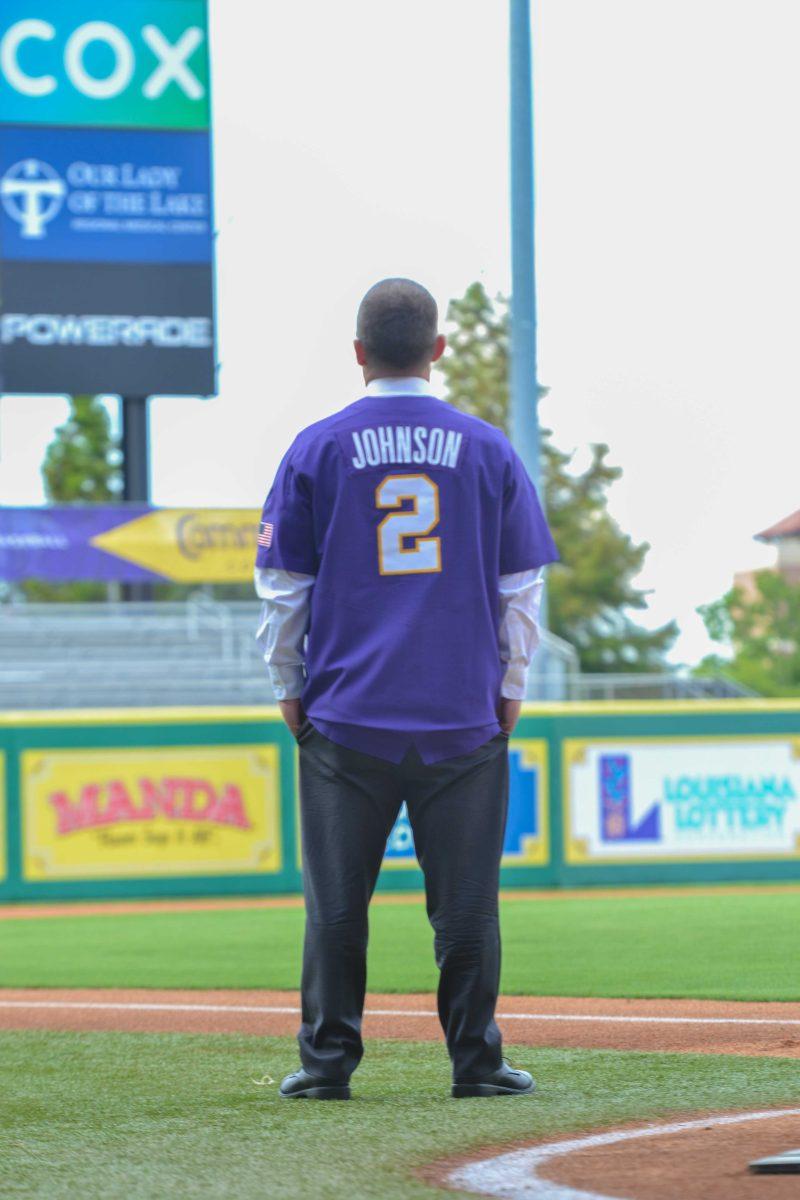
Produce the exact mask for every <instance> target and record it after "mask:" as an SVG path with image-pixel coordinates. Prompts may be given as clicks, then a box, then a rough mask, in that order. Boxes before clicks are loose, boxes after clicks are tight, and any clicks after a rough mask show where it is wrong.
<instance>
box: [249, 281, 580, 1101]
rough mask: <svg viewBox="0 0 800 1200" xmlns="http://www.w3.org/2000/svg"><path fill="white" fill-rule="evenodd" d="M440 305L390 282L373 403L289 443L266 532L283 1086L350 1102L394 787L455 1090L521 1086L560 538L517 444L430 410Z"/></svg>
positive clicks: (378, 301) (382, 291)
mask: <svg viewBox="0 0 800 1200" xmlns="http://www.w3.org/2000/svg"><path fill="white" fill-rule="evenodd" d="M437 322H438V314H437V309H436V303H435V301H434V299H433V297H432V296H431V295H430V293H429V292H427V291H426V290H425V288H423V287H421V286H420V285H419V284H418V283H413V282H412V281H411V280H408V279H385V280H383V281H382V282H381V283H377V284H376V285H375V286H374V287H373V288H371V289H370V290H369V291H368V292H367V294H366V296H365V297H364V299H363V300H362V302H361V306H360V308H359V311H358V321H357V338H356V341H355V352H356V360H357V362H358V364H359V366H360V367H361V368H362V370H363V373H364V381H365V384H366V390H365V393H364V394H363V397H362V398H361V399H360V400H357V401H356V402H355V403H354V404H351V405H349V406H348V407H347V408H345V409H343V410H342V411H341V412H338V413H336V414H335V415H334V416H332V417H327V418H325V419H324V420H322V421H318V422H317V423H316V424H315V425H311V426H310V427H309V428H308V429H305V430H303V431H302V433H300V434H298V436H297V438H296V439H295V441H294V442H293V444H292V446H291V447H290V448H289V450H288V452H287V454H286V455H285V457H284V459H283V461H282V463H281V465H280V467H279V469H278V473H277V476H276V478H275V482H274V484H273V486H272V489H271V491H270V493H269V495H268V496H267V500H266V503H265V505H264V512H263V515H262V521H261V526H260V529H259V536H258V554H257V559H256V590H257V591H258V594H259V595H260V596H261V597H262V599H263V600H264V609H263V616H262V622H261V626H260V628H259V632H258V638H259V641H260V643H261V646H262V648H263V651H264V659H265V661H266V663H267V665H268V667H269V674H270V677H271V681H272V686H273V689H274V691H275V696H276V698H277V699H278V701H279V702H280V707H281V711H282V713H283V717H284V719H285V721H286V723H287V725H288V726H289V728H290V730H291V731H292V733H293V734H294V736H295V738H296V739H297V741H298V743H299V747H300V751H299V753H300V807H301V825H302V840H303V877H304V891H305V900H306V933H305V947H304V954H303V978H302V1024H301V1027H300V1033H299V1035H298V1041H299V1045H300V1059H301V1063H302V1067H301V1069H300V1070H299V1071H297V1072H295V1073H294V1074H292V1075H289V1076H287V1077H286V1079H284V1081H283V1083H282V1084H281V1088H280V1094H281V1096H283V1097H286V1098H300V1097H312V1098H315V1099H341V1100H345V1099H349V1097H350V1087H349V1080H350V1076H351V1075H352V1073H353V1071H354V1070H355V1068H356V1067H357V1066H358V1064H359V1062H360V1060H361V1057H362V1054H363V1050H364V1047H363V1043H362V1040H361V1018H362V1013H363V1008H364V993H365V987H366V954H367V908H368V905H369V901H370V898H371V896H372V892H373V889H374V887H375V881H376V879H377V876H378V872H379V870H380V866H381V861H382V858H383V854H384V851H385V848H386V840H387V837H388V835H389V833H390V832H391V829H392V826H393V825H394V822H395V820H396V818H397V815H398V812H399V810H400V807H401V805H402V803H403V801H404V800H405V801H406V803H407V806H408V815H409V819H410V822H411V828H412V831H413V834H414V845H415V849H416V853H417V857H418V859H419V862H420V866H421V867H422V870H423V873H424V876H425V892H426V898H427V911H428V917H429V919H430V922H431V925H432V926H433V929H434V934H435V937H434V947H435V953H436V965H437V966H438V968H439V971H440V978H439V991H438V1009H439V1018H440V1020H441V1023H442V1028H443V1030H444V1033H445V1038H446V1040H447V1048H448V1051H449V1053H450V1057H451V1059H452V1064H453V1088H452V1094H453V1095H454V1096H496V1095H522V1094H525V1093H529V1092H531V1091H533V1088H534V1082H533V1080H532V1079H531V1076H530V1075H529V1074H528V1073H527V1072H526V1071H516V1070H513V1069H512V1068H511V1067H509V1066H508V1064H507V1063H505V1062H504V1061H503V1057H502V1052H501V1037H500V1031H499V1029H498V1027H497V1024H496V1022H495V1018H494V1012H495V1005H496V1002H497V992H498V986H499V975H500V934H499V927H498V913H497V908H498V896H497V893H498V885H499V870H500V857H501V854H502V849H503V839H504V831H505V821H506V809H507V804H508V738H509V735H510V734H511V732H512V731H513V729H514V726H515V725H516V722H517V719H518V717H519V712H520V703H521V700H522V697H523V696H524V693H525V680H526V674H527V670H528V666H529V664H530V660H531V658H532V656H533V653H534V650H535V648H536V644H537V641H538V628H537V616H538V607H539V599H540V591H541V586H542V582H541V578H540V572H541V568H542V567H543V566H544V565H545V564H546V563H550V562H554V561H555V560H556V559H557V557H558V553H557V551H556V548H555V546H554V544H553V540H552V538H551V536H550V532H549V530H548V528H547V524H546V521H545V519H544V516H543V515H542V510H541V508H540V505H539V501H538V499H537V496H536V491H535V489H534V487H533V484H532V483H531V481H530V479H529V478H528V476H527V474H526V473H525V469H524V467H523V466H522V463H521V462H520V460H519V458H518V457H517V455H516V454H515V453H514V450H513V449H512V447H511V445H510V444H509V442H508V440H507V439H506V437H505V436H504V435H503V434H502V433H501V432H500V431H499V430H497V429H495V428H494V427H493V426H491V425H488V424H487V423H486V422H485V421H480V420H478V419H477V418H476V417H470V416H466V415H465V414H463V413H460V412H458V411H457V410H456V409H454V408H452V407H451V406H450V405H449V404H447V403H446V402H444V401H442V400H439V399H437V398H436V397H435V396H434V395H433V393H432V391H431V386H430V382H429V381H430V374H431V366H432V364H433V363H435V362H436V361H437V359H438V358H440V357H441V355H442V353H443V351H444V347H445V339H444V337H443V336H442V335H441V334H440V333H438V332H437V330H438V324H437Z"/></svg>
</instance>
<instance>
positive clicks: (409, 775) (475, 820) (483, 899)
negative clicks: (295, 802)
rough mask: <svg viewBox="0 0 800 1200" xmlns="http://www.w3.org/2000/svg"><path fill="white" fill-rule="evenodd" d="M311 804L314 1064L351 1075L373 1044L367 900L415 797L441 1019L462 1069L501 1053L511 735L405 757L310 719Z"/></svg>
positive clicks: (413, 815)
mask: <svg viewBox="0 0 800 1200" xmlns="http://www.w3.org/2000/svg"><path fill="white" fill-rule="evenodd" d="M298 741H299V744H300V807H301V820H302V836H303V884H304V891H305V900H306V932H305V946H304V951H303V979H302V1025H301V1027H300V1033H299V1035H298V1041H299V1043H300V1058H301V1061H302V1064H303V1066H304V1067H305V1069H306V1070H307V1071H309V1072H310V1073H311V1074H313V1075H320V1076H325V1077H328V1078H334V1079H348V1078H349V1077H350V1075H351V1074H352V1072H353V1071H354V1070H355V1068H356V1067H357V1066H358V1064H359V1062H360V1061H361V1057H362V1054H363V1052H364V1047H363V1043H362V1040H361V1017H362V1013H363V1008H364V994H365V990H366V961H367V936H368V923H367V908H368V905H369V901H370V898H371V896H372V893H373V890H374V887H375V881H376V879H377V877H378V872H379V870H380V866H381V861H382V858H383V854H384V850H385V848H386V840H387V838H388V836H389V833H390V832H391V829H392V826H393V825H394V822H395V820H396V818H397V815H398V813H399V811H400V807H401V804H402V802H403V801H404V800H405V801H406V803H407V805H408V814H409V818H410V821H411V828H412V830H413V833H414V844H415V847H416V852H417V857H418V859H419V862H420V866H421V867H422V870H423V873H424V875H425V893H426V899H427V912H428V918H429V920H430V922H431V925H432V926H433V930H434V951H435V956H436V965H437V966H438V968H439V971H440V977H439V990H438V1009H439V1019H440V1021H441V1024H442V1028H443V1030H444V1034H445V1038H446V1041H447V1048H448V1050H449V1053H450V1057H451V1059H452V1062H453V1076H454V1078H455V1079H456V1080H459V1081H467V1080H471V1079H477V1078H480V1077H481V1076H484V1075H488V1074H490V1073H491V1072H492V1071H495V1070H497V1068H498V1067H499V1066H500V1065H501V1062H502V1054H501V1037H500V1031H499V1029H498V1028H497V1024H496V1022H495V1019H494V1010H495V1005H496V1002H497V992H498V986H499V976H500V933H499V926H498V911H497V908H498V903H497V892H498V885H499V870H500V856H501V854H502V849H503V839H504V835H505V823H506V813H507V808H508V739H507V738H506V736H505V735H504V734H498V735H497V737H495V738H493V739H492V740H491V741H489V742H486V743H485V744H484V745H482V746H480V747H478V749H477V750H474V751H472V752H471V753H470V754H464V755H460V756H459V757H457V758H450V759H446V760H445V761H443V762H438V763H433V764H431V765H430V766H426V765H425V763H423V762H422V760H421V759H420V757H419V755H418V754H417V752H416V751H415V750H410V751H409V752H408V754H407V755H406V757H405V758H404V759H403V761H402V763H400V764H395V763H390V762H387V761H385V760H384V759H381V758H374V757H372V756H371V755H368V754H361V753H359V752H358V751H356V750H350V749H348V748H347V747H344V746H340V745H338V744H336V743H334V742H331V741H329V740H328V739H327V738H325V737H323V736H322V734H321V733H319V732H318V731H317V730H316V729H314V727H313V726H312V725H311V724H310V722H308V721H307V722H306V723H305V725H304V726H303V727H302V728H301V730H300V732H299V735H298Z"/></svg>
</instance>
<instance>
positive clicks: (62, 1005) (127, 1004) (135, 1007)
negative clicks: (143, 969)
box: [0, 999, 800, 1026]
mask: <svg viewBox="0 0 800 1200" xmlns="http://www.w3.org/2000/svg"><path fill="white" fill-rule="evenodd" d="M3 1008H24V1009H34V1008H36V1009H73V1010H79V1011H80V1010H87V1011H88V1010H92V1009H94V1010H100V1011H102V1010H106V1011H109V1012H175V1013H181V1012H197V1013H248V1014H256V1015H257V1014H259V1013H261V1014H262V1015H264V1016H269V1015H270V1014H272V1015H285V1016H292V1015H296V1014H297V1013H299V1012H300V1008H299V1005H273V1004H190V1003H178V1002H177V1001H166V1000H164V1001H144V1000H137V1001H123V1000H2V999H0V1009H3ZM364 1015H365V1016H367V1017H401V1018H403V1017H421V1018H425V1019H434V1020H438V1014H437V1013H436V1012H434V1011H433V1010H432V1009H431V1010H427V1009H404V1008H368V1009H367V1010H366V1012H365V1014H364ZM497 1017H498V1020H500V1021H561V1022H564V1023H566V1024H569V1023H570V1022H572V1021H583V1022H586V1021H588V1022H595V1023H601V1024H603V1023H605V1024H611V1025H768V1026H786V1025H800V1018H798V1017H657V1016H633V1015H631V1014H626V1015H619V1016H617V1015H615V1014H614V1013H591V1014H589V1013H508V1012H500V1013H498V1014H497Z"/></svg>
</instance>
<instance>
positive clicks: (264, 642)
mask: <svg viewBox="0 0 800 1200" xmlns="http://www.w3.org/2000/svg"><path fill="white" fill-rule="evenodd" d="M314 581H315V576H313V575H302V574H300V572H299V571H281V570H278V569H277V568H275V567H271V568H262V567H256V572H255V585H256V593H257V595H259V596H260V597H261V599H262V600H263V601H264V603H263V605H262V608H261V621H260V622H259V626H258V630H257V632H256V641H257V642H258V644H259V646H260V647H261V651H262V654H263V655H264V662H265V663H266V664H267V668H268V670H269V677H270V682H271V683H272V690H273V692H274V693H275V699H276V700H297V699H298V698H299V696H300V694H301V692H302V690H303V686H304V684H305V671H304V667H305V650H304V643H305V638H306V634H307V632H308V623H309V619H310V614H311V591H312V589H313V587H314Z"/></svg>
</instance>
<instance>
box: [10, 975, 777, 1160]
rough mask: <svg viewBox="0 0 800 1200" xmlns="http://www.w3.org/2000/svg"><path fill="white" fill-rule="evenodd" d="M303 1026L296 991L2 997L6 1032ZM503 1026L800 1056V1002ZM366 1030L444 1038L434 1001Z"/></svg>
mask: <svg viewBox="0 0 800 1200" xmlns="http://www.w3.org/2000/svg"><path fill="white" fill-rule="evenodd" d="M298 1019H299V998H298V995H297V993H296V992H265V991H213V992H198V991H172V990H170V991H152V990H145V989H135V990H116V989H115V990H110V989H109V990H106V989H103V990H91V991H89V990H57V991H49V990H45V989H39V988H37V989H26V990H18V989H8V990H3V991H0V1028H2V1029H49V1030H60V1029H69V1030H127V1031H131V1032H136V1033H151V1032H152V1033H243V1034H250V1035H252V1036H264V1035H267V1034H272V1035H285V1034H294V1033H295V1031H296V1029H297V1024H298ZM499 1021H500V1024H501V1026H502V1028H503V1033H504V1035H505V1037H506V1039H507V1041H509V1042H517V1043H521V1044H523V1045H528V1046H568V1047H577V1048H591V1049H607V1050H642V1051H651V1052H662V1053H695V1054H746V1055H757V1056H780V1057H791V1058H800V1004H794V1003H793V1004H778V1003H739V1002H726V1003H719V1002H715V1001H709V1000H607V999H575V998H565V997H560V998H559V997H555V998H554V997H552V996H549V997H543V996H507V997H504V998H503V999H502V1000H501V1002H500V1006H499ZM364 1032H365V1035H366V1037H368V1038H370V1037H371V1038H402V1039H410V1040H415V1041H428V1040H434V1039H438V1038H440V1037H441V1031H440V1029H439V1023H438V1020H437V1017H436V1002H435V998H434V997H433V996H430V995H403V996H399V995H371V996H369V998H368V1000H367V1011H366V1016H365V1019H364ZM798 1140H800V1139H798Z"/></svg>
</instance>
